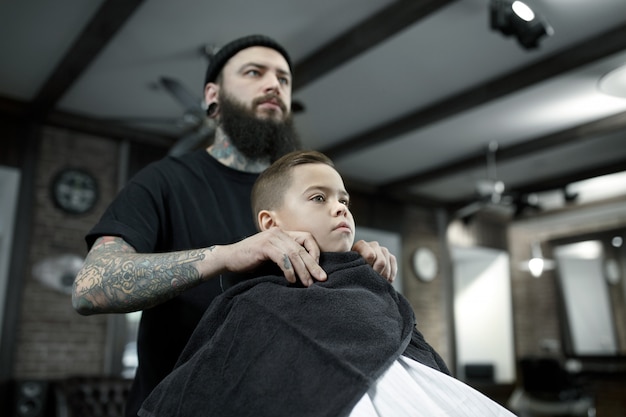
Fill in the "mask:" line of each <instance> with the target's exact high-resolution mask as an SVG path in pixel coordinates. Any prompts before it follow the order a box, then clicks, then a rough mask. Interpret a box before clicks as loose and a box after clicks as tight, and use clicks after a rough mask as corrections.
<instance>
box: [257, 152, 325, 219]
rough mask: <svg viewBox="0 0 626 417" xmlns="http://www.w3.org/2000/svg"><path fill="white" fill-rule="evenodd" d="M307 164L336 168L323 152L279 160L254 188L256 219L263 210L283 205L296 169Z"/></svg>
mask: <svg viewBox="0 0 626 417" xmlns="http://www.w3.org/2000/svg"><path fill="white" fill-rule="evenodd" d="M305 164H325V165H328V166H330V167H332V168H335V164H334V163H333V161H332V160H331V159H330V158H329V157H327V156H326V155H324V154H323V153H321V152H317V151H307V150H299V151H293V152H290V153H288V154H286V155H284V156H282V157H280V158H279V159H277V160H276V161H275V162H274V163H273V164H272V165H270V167H269V168H267V169H266V170H265V171H263V172H262V173H261V175H259V178H258V179H257V180H256V182H255V183H254V186H253V187H252V194H251V199H252V211H253V214H254V217H255V223H256V216H257V215H258V214H259V212H260V211H261V210H275V209H277V208H279V207H280V206H281V205H282V203H283V197H284V195H285V192H286V191H287V189H288V188H289V186H290V185H291V179H292V175H291V172H292V170H293V168H294V167H296V166H298V165H305Z"/></svg>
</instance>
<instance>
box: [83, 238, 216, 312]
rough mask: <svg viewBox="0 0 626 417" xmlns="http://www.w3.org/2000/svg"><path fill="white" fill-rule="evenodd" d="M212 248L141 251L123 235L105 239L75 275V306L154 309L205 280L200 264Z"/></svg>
mask: <svg viewBox="0 0 626 417" xmlns="http://www.w3.org/2000/svg"><path fill="white" fill-rule="evenodd" d="M213 249H214V247H210V248H206V249H199V250H190V251H181V252H171V253H162V254H161V253H154V254H139V253H137V252H136V251H135V250H134V248H133V247H132V246H131V245H129V244H128V243H126V242H125V241H124V240H123V239H122V238H119V237H113V236H103V237H100V238H99V239H98V240H96V242H95V243H94V245H93V247H92V248H91V250H90V251H89V254H88V255H87V258H86V259H85V264H84V265H83V268H82V269H81V270H80V272H79V273H78V275H77V276H76V280H75V282H74V290H73V293H72V304H73V306H74V308H75V309H76V310H77V311H78V312H79V313H80V314H85V315H88V314H95V313H126V312H130V311H137V310H142V309H145V308H148V307H152V306H154V305H157V304H159V303H161V302H163V301H167V300H169V299H170V298H173V297H174V296H176V295H178V294H180V293H181V292H182V291H184V290H186V289H188V288H191V287H193V286H195V285H198V284H200V283H201V282H203V278H202V276H201V274H200V269H199V268H200V267H199V266H200V264H201V262H202V261H203V260H205V259H206V258H207V255H208V254H210V252H211V251H212V250H213ZM218 273H219V271H218Z"/></svg>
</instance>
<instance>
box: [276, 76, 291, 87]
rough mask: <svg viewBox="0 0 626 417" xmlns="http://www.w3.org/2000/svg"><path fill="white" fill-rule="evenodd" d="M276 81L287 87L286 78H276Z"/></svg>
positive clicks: (287, 80) (287, 79) (287, 81)
mask: <svg viewBox="0 0 626 417" xmlns="http://www.w3.org/2000/svg"><path fill="white" fill-rule="evenodd" d="M278 81H279V82H280V83H281V84H282V85H289V78H287V77H280V78H278Z"/></svg>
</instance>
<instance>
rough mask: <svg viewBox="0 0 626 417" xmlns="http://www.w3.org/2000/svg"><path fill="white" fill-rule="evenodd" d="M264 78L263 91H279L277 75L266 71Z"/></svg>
mask: <svg viewBox="0 0 626 417" xmlns="http://www.w3.org/2000/svg"><path fill="white" fill-rule="evenodd" d="M265 78H266V80H265V91H267V92H269V91H273V92H275V93H279V92H280V79H279V77H278V75H276V74H272V73H268V74H267V75H266V77H265Z"/></svg>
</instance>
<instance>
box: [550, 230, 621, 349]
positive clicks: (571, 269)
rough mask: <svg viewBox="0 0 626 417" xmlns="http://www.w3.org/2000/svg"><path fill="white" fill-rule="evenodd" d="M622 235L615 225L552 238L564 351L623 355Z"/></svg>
mask: <svg viewBox="0 0 626 417" xmlns="http://www.w3.org/2000/svg"><path fill="white" fill-rule="evenodd" d="M625 236H626V229H617V230H609V231H604V232H599V233H593V234H587V235H582V236H576V237H572V238H566V239H558V240H553V241H551V242H550V248H551V251H552V256H553V258H554V260H555V261H556V274H557V280H558V281H557V282H558V287H559V291H560V295H561V297H562V312H563V320H562V324H563V333H564V338H563V339H564V340H563V342H564V346H563V347H564V353H565V354H566V355H568V356H576V357H615V356H626V283H625V281H626V279H625V277H624V271H625V270H626V245H625V244H624V237H625Z"/></svg>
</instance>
